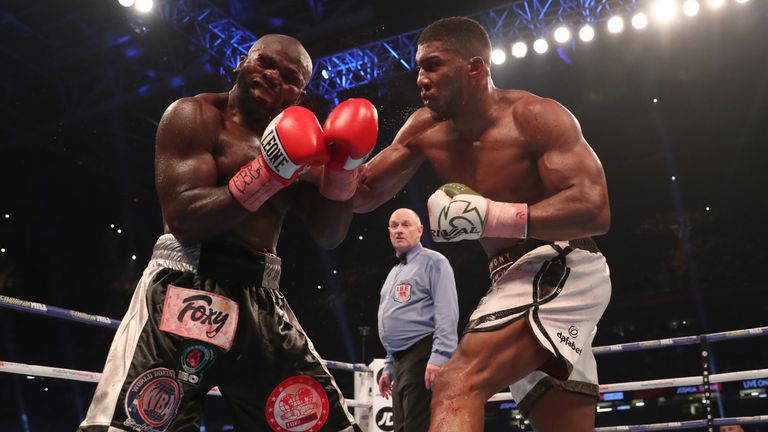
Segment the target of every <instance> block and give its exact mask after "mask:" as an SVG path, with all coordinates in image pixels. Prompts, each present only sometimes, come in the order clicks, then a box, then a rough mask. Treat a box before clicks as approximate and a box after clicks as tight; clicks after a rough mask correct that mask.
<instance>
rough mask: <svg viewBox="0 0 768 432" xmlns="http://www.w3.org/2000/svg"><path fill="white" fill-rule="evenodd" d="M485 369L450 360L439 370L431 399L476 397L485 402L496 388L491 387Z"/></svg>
mask: <svg viewBox="0 0 768 432" xmlns="http://www.w3.org/2000/svg"><path fill="white" fill-rule="evenodd" d="M484 373H485V371H478V370H475V369H473V368H472V363H471V362H462V361H451V362H448V364H447V365H446V366H445V367H444V368H443V370H441V371H440V373H439V374H438V375H437V377H436V378H435V382H434V383H433V386H432V400H433V401H435V400H438V401H440V400H456V399H460V398H461V399H467V398H470V399H478V400H482V401H483V402H485V400H487V399H488V398H489V397H491V396H493V395H494V394H495V393H496V390H498V389H491V388H490V386H489V385H488V379H487V377H486V376H484Z"/></svg>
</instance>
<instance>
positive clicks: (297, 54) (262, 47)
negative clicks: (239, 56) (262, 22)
mask: <svg viewBox="0 0 768 432" xmlns="http://www.w3.org/2000/svg"><path fill="white" fill-rule="evenodd" d="M261 51H267V52H282V53H287V54H289V56H290V57H294V58H296V59H297V60H298V62H299V63H300V64H301V66H302V67H303V69H304V70H303V71H302V74H303V75H304V78H305V81H309V78H310V77H311V76H312V58H311V57H310V56H309V53H308V52H307V50H306V49H305V48H304V45H302V44H301V42H299V40H298V39H295V38H292V37H290V36H286V35H281V34H268V35H264V36H262V37H260V38H259V39H258V40H257V41H256V42H255V43H254V44H253V46H251V49H250V50H248V58H251V57H253V56H255V55H256V54H258V53H259V52H261Z"/></svg>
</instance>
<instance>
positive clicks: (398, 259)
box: [392, 254, 408, 265]
mask: <svg viewBox="0 0 768 432" xmlns="http://www.w3.org/2000/svg"><path fill="white" fill-rule="evenodd" d="M398 264H402V265H406V264H408V258H407V256H406V255H405V254H402V255H400V256H397V255H395V257H394V258H393V259H392V265H398Z"/></svg>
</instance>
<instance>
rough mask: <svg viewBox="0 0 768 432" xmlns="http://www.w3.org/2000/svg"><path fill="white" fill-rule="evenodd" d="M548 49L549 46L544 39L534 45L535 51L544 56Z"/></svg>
mask: <svg viewBox="0 0 768 432" xmlns="http://www.w3.org/2000/svg"><path fill="white" fill-rule="evenodd" d="M548 49H549V44H548V43H547V41H546V39H544V38H539V39H536V42H534V43H533V50H534V51H536V52H537V53H539V54H544V53H545V52H547V50H548Z"/></svg>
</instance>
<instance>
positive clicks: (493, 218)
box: [427, 183, 528, 242]
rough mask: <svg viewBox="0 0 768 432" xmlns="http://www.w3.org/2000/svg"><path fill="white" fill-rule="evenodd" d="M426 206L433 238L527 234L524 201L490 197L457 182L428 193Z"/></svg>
mask: <svg viewBox="0 0 768 432" xmlns="http://www.w3.org/2000/svg"><path fill="white" fill-rule="evenodd" d="M427 209H428V212H429V226H430V232H431V233H432V239H433V240H434V241H436V242H450V241H460V240H477V239H479V238H482V237H504V238H526V237H527V235H528V204H521V203H505V202H498V201H493V200H490V199H488V198H485V197H483V196H482V195H480V194H478V193H477V192H475V191H474V190H472V189H470V188H469V187H468V186H465V185H463V184H461V183H448V184H445V185H443V186H440V188H438V189H437V190H436V191H435V193H433V194H432V196H430V197H429V200H428V201H427Z"/></svg>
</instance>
